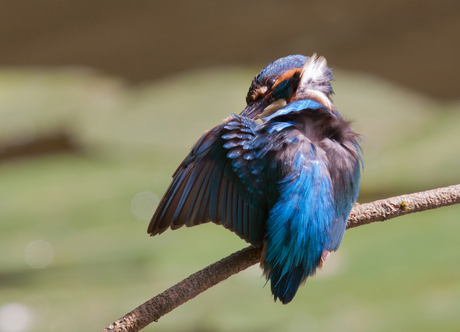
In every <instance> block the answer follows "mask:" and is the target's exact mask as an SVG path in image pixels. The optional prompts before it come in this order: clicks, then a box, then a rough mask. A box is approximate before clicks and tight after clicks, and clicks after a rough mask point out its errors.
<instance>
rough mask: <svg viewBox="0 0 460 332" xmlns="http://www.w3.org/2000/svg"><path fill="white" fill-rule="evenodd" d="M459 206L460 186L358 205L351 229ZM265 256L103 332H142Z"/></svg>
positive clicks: (168, 295) (200, 281)
mask: <svg viewBox="0 0 460 332" xmlns="http://www.w3.org/2000/svg"><path fill="white" fill-rule="evenodd" d="M458 203H460V184H458V185H454V186H450V187H445V188H438V189H434V190H428V191H424V192H419V193H414V194H410V195H402V196H396V197H391V198H388V199H384V200H379V201H375V202H372V203H366V204H361V205H356V206H355V207H354V208H353V210H352V212H351V214H350V217H349V219H348V225H347V229H348V228H353V227H357V226H361V225H366V224H370V223H373V222H377V221H385V220H388V219H392V218H396V217H399V216H402V215H405V214H409V213H414V212H421V211H426V210H431V209H435V208H439V207H443V206H449V205H453V204H458ZM261 253H262V248H260V247H252V246H250V247H247V248H245V249H243V250H241V251H238V252H236V253H234V254H232V255H230V256H228V257H226V258H224V259H222V260H220V261H218V262H217V263H214V264H212V265H210V266H208V267H206V268H204V269H203V270H201V271H198V272H196V273H194V274H192V275H191V276H190V277H188V278H187V279H184V280H182V281H181V282H179V283H178V284H176V285H175V286H173V287H171V288H169V289H168V290H166V291H164V292H163V293H161V294H159V295H157V296H155V297H154V298H152V299H150V300H149V301H147V302H145V303H144V304H142V305H140V306H139V307H137V308H136V309H134V310H133V311H131V312H130V313H128V314H126V315H125V316H124V317H122V318H120V319H119V320H117V321H116V322H114V323H112V324H110V325H109V326H108V327H106V328H105V329H104V331H103V332H109V331H117V332H128V331H129V332H134V331H139V330H140V329H142V328H144V327H146V326H147V325H149V324H150V323H152V322H156V321H158V319H159V318H160V317H162V316H163V315H165V314H167V313H168V312H170V311H172V310H173V309H174V308H177V307H178V306H180V305H181V304H184V303H185V302H187V301H188V300H190V299H192V298H194V297H195V296H197V295H198V294H200V293H202V292H204V291H205V290H207V289H208V288H211V287H212V286H214V285H216V284H218V283H219V282H221V281H223V280H225V279H227V278H228V277H230V276H232V275H233V274H236V273H238V272H240V271H243V270H244V269H247V268H248V267H250V266H252V265H254V264H257V263H258V262H259V261H260V255H261Z"/></svg>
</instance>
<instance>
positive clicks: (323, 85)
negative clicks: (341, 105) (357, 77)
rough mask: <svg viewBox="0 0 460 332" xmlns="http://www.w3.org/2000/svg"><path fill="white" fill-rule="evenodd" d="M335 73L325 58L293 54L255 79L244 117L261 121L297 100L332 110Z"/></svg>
mask: <svg viewBox="0 0 460 332" xmlns="http://www.w3.org/2000/svg"><path fill="white" fill-rule="evenodd" d="M331 80H332V71H331V70H330V69H329V68H328V67H327V62H326V59H325V58H324V57H319V58H317V57H316V54H314V55H313V56H311V57H306V56H303V55H289V56H286V57H284V58H280V59H278V60H276V61H274V62H272V63H270V64H269V65H268V66H267V67H265V68H264V69H262V71H261V72H260V73H259V74H258V75H257V76H256V77H254V79H253V80H252V84H251V86H250V87H249V91H248V94H247V96H246V102H247V106H246V108H245V109H244V110H243V112H242V113H241V115H243V116H246V117H249V118H253V119H260V118H265V117H267V116H269V115H271V114H273V113H275V112H276V111H277V110H279V109H280V108H283V107H284V106H286V105H287V104H288V103H290V102H291V101H294V100H302V99H310V100H314V101H316V102H318V103H321V104H323V105H324V106H326V107H327V108H329V109H331V110H332V108H333V106H332V100H331V95H332V94H333V91H332V87H331V84H330V81H331Z"/></svg>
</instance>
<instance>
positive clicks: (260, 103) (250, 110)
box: [240, 97, 270, 120]
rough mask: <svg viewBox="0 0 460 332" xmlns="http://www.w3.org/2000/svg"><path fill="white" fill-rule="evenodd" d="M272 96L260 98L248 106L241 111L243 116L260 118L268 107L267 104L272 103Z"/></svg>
mask: <svg viewBox="0 0 460 332" xmlns="http://www.w3.org/2000/svg"><path fill="white" fill-rule="evenodd" d="M269 99H270V98H267V97H265V98H262V99H260V100H257V101H255V102H253V103H251V104H249V105H248V106H246V108H245V109H244V110H243V111H242V112H241V113H240V115H241V116H244V117H247V118H250V119H254V120H255V119H257V118H259V116H260V114H262V113H263V111H264V109H266V108H267V106H269V105H270V101H269Z"/></svg>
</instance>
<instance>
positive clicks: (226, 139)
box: [148, 54, 362, 304]
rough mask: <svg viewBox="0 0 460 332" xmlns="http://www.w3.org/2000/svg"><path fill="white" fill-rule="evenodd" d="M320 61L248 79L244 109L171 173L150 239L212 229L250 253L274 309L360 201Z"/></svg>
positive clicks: (356, 162)
mask: <svg viewBox="0 0 460 332" xmlns="http://www.w3.org/2000/svg"><path fill="white" fill-rule="evenodd" d="M331 80H332V71H331V69H329V68H328V66H327V61H326V59H325V58H324V57H322V56H320V57H318V56H317V55H316V54H314V55H313V56H311V57H306V56H303V55H290V56H286V57H283V58H280V59H278V60H276V61H274V62H272V63H270V64H269V65H268V66H267V67H265V68H264V69H263V70H262V71H261V72H260V73H259V74H258V75H257V76H255V77H254V79H253V81H252V84H251V86H250V88H249V91H248V93H247V97H246V102H247V106H246V107H245V108H244V109H243V111H242V112H241V113H240V114H239V115H236V114H232V115H231V116H229V117H228V118H227V119H225V120H224V121H223V123H221V124H220V125H218V126H216V127H214V128H212V129H210V130H208V131H207V132H205V133H204V134H203V136H201V138H200V139H198V141H197V142H196V144H195V145H194V146H193V148H192V149H191V151H190V153H189V154H188V156H187V157H186V158H185V159H184V161H183V162H182V163H181V164H180V165H179V167H178V168H177V170H176V171H175V173H174V174H173V176H172V178H173V180H172V183H171V184H170V186H169V188H168V189H167V191H166V193H165V195H164V196H163V198H162V199H161V201H160V203H159V205H158V207H157V209H156V211H155V214H154V215H153V217H152V220H151V222H150V224H149V227H148V233H149V234H150V235H151V236H154V235H156V234H160V233H162V232H164V231H165V230H166V229H168V228H171V229H177V228H180V227H182V226H183V225H186V226H188V227H190V226H195V225H199V224H202V223H207V222H210V221H211V222H213V223H215V224H218V225H222V226H224V227H225V228H227V229H229V230H230V231H232V232H234V233H236V234H237V235H238V236H240V237H241V238H242V239H244V240H246V241H247V242H249V243H251V244H252V245H254V246H263V254H262V256H261V267H262V268H263V273H264V275H265V276H266V278H267V282H268V281H270V285H271V291H272V294H273V296H274V300H275V302H276V300H277V299H279V300H280V301H281V302H282V303H283V304H287V303H289V302H291V301H292V299H293V298H294V296H295V294H296V292H297V290H298V288H299V287H300V285H301V284H303V283H304V282H305V280H306V279H307V278H308V277H309V276H313V275H314V274H315V272H316V270H317V268H320V267H322V265H323V262H324V261H325V260H326V259H327V257H328V256H329V254H330V252H332V251H336V250H337V249H338V247H339V245H340V242H341V241H342V237H343V235H344V232H345V228H346V225H347V219H348V216H349V214H350V211H351V208H352V207H353V205H354V204H355V202H356V200H357V198H358V191H359V182H360V168H361V164H362V161H361V149H360V146H359V135H358V134H356V133H355V132H354V131H353V130H352V129H351V127H350V124H349V122H347V121H346V120H345V119H344V118H343V117H342V116H341V115H340V114H339V113H338V112H337V110H336V108H335V107H334V106H333V104H332V98H331V96H332V94H333V90H332V87H331V84H330V82H331Z"/></svg>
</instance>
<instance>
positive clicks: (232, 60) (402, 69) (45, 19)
mask: <svg viewBox="0 0 460 332" xmlns="http://www.w3.org/2000/svg"><path fill="white" fill-rule="evenodd" d="M459 13H460V3H459V2H458V1H455V0H452V1H448V0H443V1H420V0H405V1H399V0H386V1H362V0H350V1H337V0H335V1H292V0H291V1H242V0H238V1H225V2H222V1H217V2H216V1H177V0H176V1H136V2H127V1H118V0H116V1H109V0H106V1H91V0H81V1H62V2H59V1H49V0H47V1H26V0H20V1H2V3H1V11H0V33H1V37H0V66H58V65H60V66H67V65H84V66H88V67H92V68H97V69H100V70H102V71H103V72H106V73H109V74H114V75H118V76H122V77H125V78H127V79H128V80H129V81H131V82H133V83H137V82H141V81H146V80H152V79H157V78H159V77H164V76H167V75H170V74H172V73H177V72H181V71H184V70H188V69H190V68H197V67H198V68H203V67H208V66H217V65H224V64H231V65H235V64H237V65H265V64H266V63H267V62H269V61H273V60H274V59H276V58H279V57H281V56H284V55H287V54H293V53H302V54H312V53H314V52H316V53H318V54H323V55H326V56H327V59H328V61H329V63H331V64H333V66H334V67H339V68H343V69H350V70H357V71H362V72H369V73H373V74H377V75H379V76H381V77H384V78H387V79H390V80H392V81H395V82H398V83H401V84H403V85H405V86H408V87H411V88H413V89H415V90H418V91H421V92H423V93H424V94H427V95H430V96H433V97H436V98H440V99H441V98H442V99H457V98H459V92H458V91H459V88H458V87H459V86H460V66H458V61H459V60H458V59H459V55H460V42H459V37H458V36H459V32H460V14H459Z"/></svg>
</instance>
